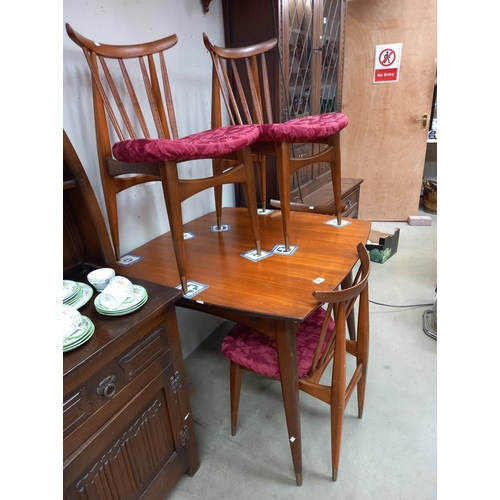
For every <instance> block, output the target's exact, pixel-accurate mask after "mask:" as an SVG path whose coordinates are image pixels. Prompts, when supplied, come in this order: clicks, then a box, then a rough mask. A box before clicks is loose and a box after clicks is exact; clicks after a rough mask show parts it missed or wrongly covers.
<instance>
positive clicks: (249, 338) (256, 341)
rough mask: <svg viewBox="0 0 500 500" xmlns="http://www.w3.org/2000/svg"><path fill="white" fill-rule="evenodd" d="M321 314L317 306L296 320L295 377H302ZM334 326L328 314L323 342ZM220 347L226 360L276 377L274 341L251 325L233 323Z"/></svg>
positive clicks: (308, 362) (323, 313)
mask: <svg viewBox="0 0 500 500" xmlns="http://www.w3.org/2000/svg"><path fill="white" fill-rule="evenodd" d="M324 318H325V310H324V309H323V308H322V307H319V308H318V309H316V310H315V311H314V312H313V313H311V314H310V315H309V316H308V317H307V318H306V319H305V320H304V321H303V322H302V323H301V324H300V326H299V328H298V330H297V361H298V373H299V378H304V377H305V376H306V375H307V373H308V372H309V369H310V368H311V363H312V360H313V356H314V350H315V348H316V345H317V343H318V338H319V334H320V331H321V326H322V325H323V320H324ZM334 326H335V322H334V321H333V318H331V319H330V322H329V324H328V330H327V335H326V338H325V341H324V346H325V345H326V343H327V341H328V339H329V338H330V335H331V333H332V330H333V327H334ZM221 351H222V354H223V355H224V356H225V357H226V358H227V359H229V360H230V361H234V362H235V363H237V364H239V365H241V366H243V367H245V368H248V369H249V370H252V371H254V372H256V373H260V374H261V375H265V376H266V377H271V378H275V379H278V380H279V379H280V372H279V366H278V354H277V352H276V341H275V340H274V339H272V338H271V337H268V336H267V335H264V334H263V333H260V332H258V331H257V330H255V329H253V328H249V327H247V326H244V325H241V324H237V325H236V326H234V327H233V328H232V330H231V331H230V332H229V333H228V334H227V335H226V337H225V339H224V341H223V343H222V348H221Z"/></svg>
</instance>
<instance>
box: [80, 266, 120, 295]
mask: <svg viewBox="0 0 500 500" xmlns="http://www.w3.org/2000/svg"><path fill="white" fill-rule="evenodd" d="M114 276H115V270H114V269H112V268H111V267H102V268H100V269H94V270H93V271H91V272H90V273H89V274H87V279H88V281H89V283H90V284H91V285H92V286H93V287H94V288H95V289H96V290H97V291H98V292H102V291H103V290H104V289H105V288H106V287H107V286H108V285H109V282H110V281H111V278H113V277H114Z"/></svg>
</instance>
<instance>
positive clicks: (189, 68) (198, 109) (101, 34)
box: [62, 0, 234, 356]
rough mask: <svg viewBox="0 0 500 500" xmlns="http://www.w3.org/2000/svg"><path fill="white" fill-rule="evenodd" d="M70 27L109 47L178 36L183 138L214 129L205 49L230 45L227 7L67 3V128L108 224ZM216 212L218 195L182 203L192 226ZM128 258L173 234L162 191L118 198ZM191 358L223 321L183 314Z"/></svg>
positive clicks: (173, 2)
mask: <svg viewBox="0 0 500 500" xmlns="http://www.w3.org/2000/svg"><path fill="white" fill-rule="evenodd" d="M65 23H69V24H70V25H71V26H72V27H73V28H74V29H75V30H76V31H78V32H79V33H81V34H83V35H84V36H86V37H87V38H90V39H92V40H95V41H98V42H104V43H110V44H129V43H138V42H143V41H150V40H155V39H158V38H162V37H165V36H168V35H171V34H172V33H176V34H177V36H178V38H179V41H178V43H177V45H176V46H175V47H174V48H173V49H171V50H170V51H169V53H168V54H167V64H168V65H169V75H170V78H171V86H172V92H173V99H174V106H175V109H176V115H177V121H178V127H179V134H180V135H181V136H183V135H189V134H192V133H195V132H199V131H201V130H205V129H207V128H209V127H210V97H211V95H210V92H211V60H210V57H209V55H208V53H207V51H206V49H205V46H204V45H203V40H202V33H203V32H206V33H207V34H208V35H209V36H210V38H211V39H212V40H213V41H214V42H215V43H217V44H223V43H224V33H223V24H222V7H221V2H218V1H214V2H212V4H211V6H210V11H209V12H208V13H207V14H205V13H204V12H203V7H202V5H201V1H200V0H183V1H179V0H86V1H85V2H82V1H81V0H64V2H63V26H62V30H63V33H62V37H63V127H64V129H65V130H66V132H67V134H68V136H69V138H70V139H71V141H72V142H73V145H74V147H75V149H76V151H77V153H78V155H79V156H80V159H81V161H82V163H83V165H84V167H85V169H86V172H87V175H88V176H89V179H90V182H91V184H92V186H93V188H94V191H95V193H96V196H97V199H98V201H99V204H100V207H101V210H102V212H103V214H104V217H105V220H106V221H107V216H106V208H105V205H104V199H103V194H102V189H101V182H100V177H99V169H98V162H97V155H96V142H95V129H94V121H93V109H92V96H91V82H90V72H89V69H88V66H87V63H86V61H85V58H84V56H83V53H82V51H81V49H80V48H79V47H78V46H76V45H75V44H74V43H73V42H72V41H71V40H70V39H69V37H68V35H67V33H66V28H65ZM194 168H196V175H197V176H203V175H207V174H208V173H209V172H210V169H211V163H210V162H209V161H202V162H187V163H185V164H183V165H181V166H180V167H179V169H180V175H181V176H187V175H189V174H188V172H189V170H190V169H194ZM224 205H225V206H234V189H233V187H232V186H224ZM214 209H215V205H214V201H213V192H212V191H211V190H209V191H206V192H203V193H200V194H198V195H196V196H194V197H193V198H191V199H189V200H187V201H186V202H184V203H183V218H184V221H185V222H188V221H190V220H192V219H195V218H197V217H199V216H201V215H204V214H206V213H209V212H211V211H213V210H214ZM118 211H119V224H120V239H121V247H122V248H121V250H122V253H127V252H130V251H132V250H133V249H134V248H137V247H138V246H140V245H142V244H143V243H145V242H147V241H149V240H151V239H153V238H155V237H156V236H159V235H160V234H163V233H165V232H166V231H169V225H168V220H167V214H166V209H165V204H164V201H163V194H162V191H161V186H160V185H159V183H150V184H146V185H142V186H137V187H135V188H133V189H130V190H128V191H126V192H124V193H120V194H119V195H118ZM177 317H178V320H179V329H180V333H181V342H182V348H183V353H184V356H187V355H188V354H189V353H190V352H191V351H192V350H193V349H194V348H196V346H197V345H199V343H200V342H201V341H202V340H204V339H205V338H206V337H207V336H208V335H209V334H210V333H211V332H212V331H213V330H214V329H215V328H216V327H217V326H218V325H219V324H220V323H221V322H222V321H221V320H220V319H219V318H215V317H213V316H208V315H205V314H200V313H196V312H193V311H188V310H185V309H179V308H178V309H177Z"/></svg>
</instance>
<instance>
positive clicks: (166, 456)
mask: <svg viewBox="0 0 500 500" xmlns="http://www.w3.org/2000/svg"><path fill="white" fill-rule="evenodd" d="M63 143H64V154H63V207H64V208H63V234H64V240H63V241H64V251H63V254H64V258H63V279H71V280H74V281H79V282H83V283H87V281H86V276H87V274H88V273H89V272H90V271H91V270H92V269H96V268H98V267H113V268H114V269H115V270H116V272H117V274H120V275H123V276H127V274H126V269H127V268H126V267H120V266H117V265H116V263H115V261H114V258H113V252H112V248H111V243H110V241H109V237H108V234H107V230H106V226H105V223H104V219H103V217H102V214H101V212H100V210H99V207H98V205H97V200H96V198H95V194H94V192H93V190H92V188H91V186H90V183H89V181H88V178H87V176H86V174H85V171H84V169H83V167H82V165H81V163H80V161H79V159H78V157H77V155H76V152H75V151H74V149H73V147H72V145H71V142H70V141H69V139H68V137H67V136H66V134H63ZM132 281H133V282H134V283H136V284H139V285H141V286H143V287H144V288H145V289H146V291H147V293H148V301H147V302H146V304H145V305H144V306H143V307H141V308H140V309H139V310H137V311H135V312H133V313H131V314H128V315H125V316H117V317H110V316H103V315H100V314H99V313H98V312H97V311H96V309H95V307H94V304H93V298H94V297H95V296H96V292H94V296H93V298H92V299H91V300H90V301H89V302H88V303H87V304H86V305H84V306H83V307H82V308H81V309H80V312H81V313H82V314H83V315H85V316H87V317H88V318H90V320H91V321H92V322H93V323H94V325H95V333H94V335H93V336H92V337H91V339H90V340H89V341H87V342H86V343H84V344H83V345H81V346H80V347H78V348H77V349H75V350H73V351H69V352H66V353H64V354H63V483H64V484H63V488H64V498H65V499H68V500H69V499H84V498H92V500H101V499H102V500H108V499H110V498H119V499H120V500H126V499H138V498H141V499H152V498H161V499H164V498H165V497H166V496H167V495H168V493H169V492H170V491H171V489H172V488H173V487H174V485H175V484H176V483H177V481H178V480H179V479H180V477H181V476H182V475H183V474H184V473H187V474H189V475H193V474H194V473H195V472H196V471H197V469H198V466H199V461H198V453H197V447H196V439H195V434H194V427H193V418H192V414H191V408H190V402H189V395H188V391H187V382H186V376H185V371H184V361H183V358H182V350H181V345H180V339H179V332H178V327H177V317H176V312H175V304H176V302H177V300H178V299H179V298H180V297H182V293H181V292H180V291H179V290H177V289H175V288H171V287H167V286H163V285H158V284H155V283H150V282H147V281H144V280H141V279H138V278H134V279H133V280H132Z"/></svg>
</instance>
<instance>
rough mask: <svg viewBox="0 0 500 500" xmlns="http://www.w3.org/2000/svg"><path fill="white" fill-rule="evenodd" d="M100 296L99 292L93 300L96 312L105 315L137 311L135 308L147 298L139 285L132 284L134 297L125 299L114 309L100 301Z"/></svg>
mask: <svg viewBox="0 0 500 500" xmlns="http://www.w3.org/2000/svg"><path fill="white" fill-rule="evenodd" d="M100 297H101V294H99V295H98V296H97V297H96V298H95V300H94V305H95V308H96V310H97V312H98V313H100V314H104V315H105V316H124V315H125V314H130V313H131V312H134V311H137V309H139V308H141V307H142V306H143V305H144V304H145V303H146V302H147V300H148V292H147V291H146V289H145V288H144V287H142V286H141V285H134V298H133V299H131V300H128V301H125V302H124V303H123V304H122V305H121V306H119V307H117V308H116V309H110V308H109V307H106V306H105V305H104V304H102V303H101V301H100Z"/></svg>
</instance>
